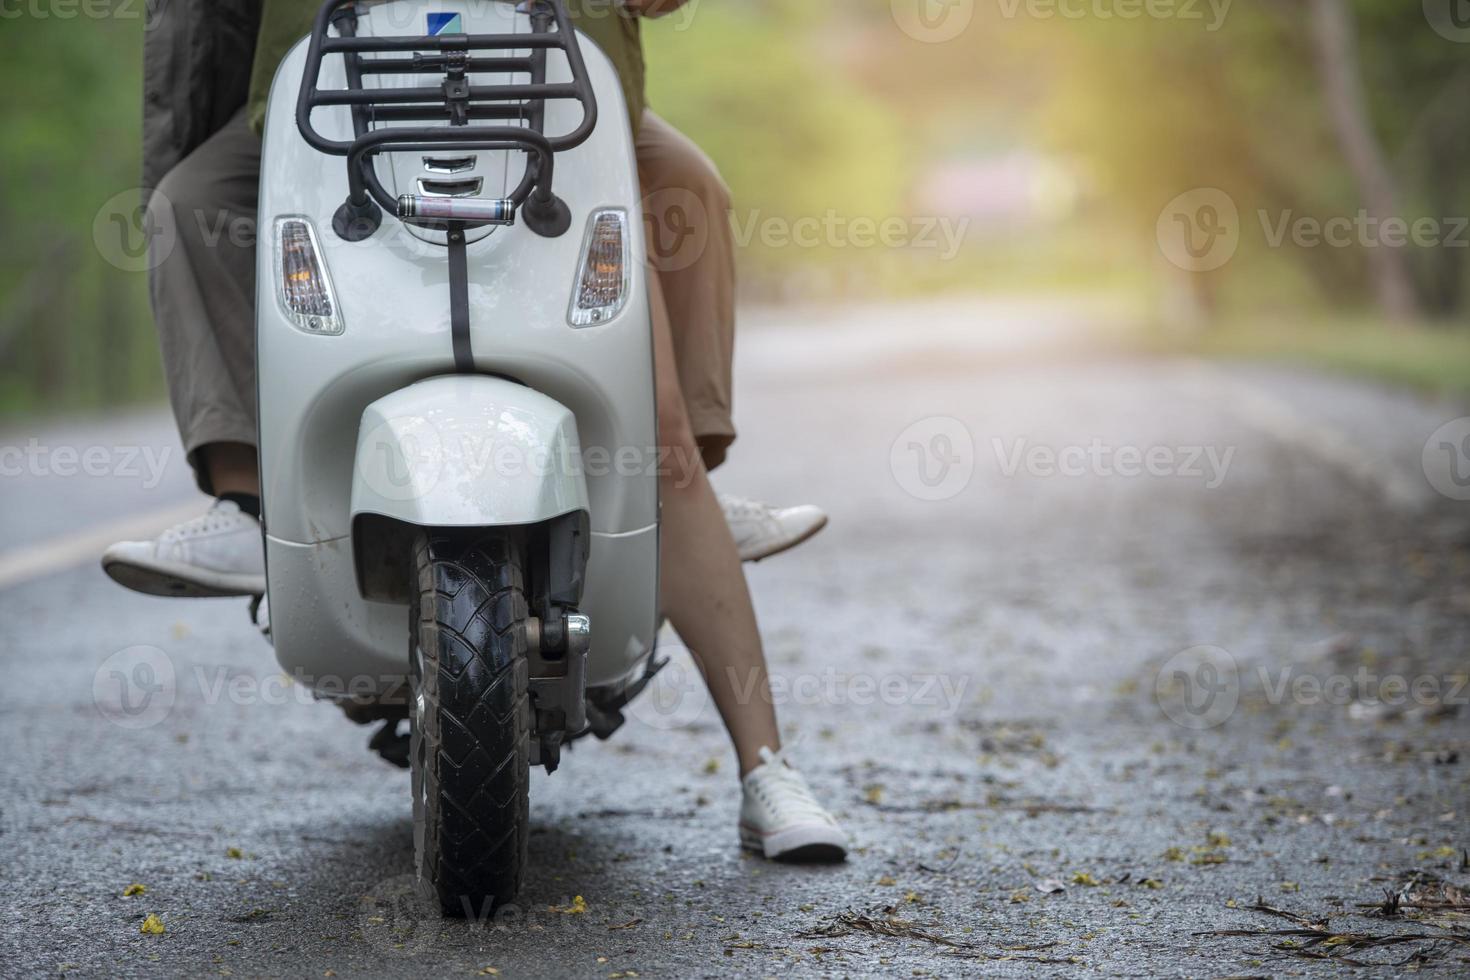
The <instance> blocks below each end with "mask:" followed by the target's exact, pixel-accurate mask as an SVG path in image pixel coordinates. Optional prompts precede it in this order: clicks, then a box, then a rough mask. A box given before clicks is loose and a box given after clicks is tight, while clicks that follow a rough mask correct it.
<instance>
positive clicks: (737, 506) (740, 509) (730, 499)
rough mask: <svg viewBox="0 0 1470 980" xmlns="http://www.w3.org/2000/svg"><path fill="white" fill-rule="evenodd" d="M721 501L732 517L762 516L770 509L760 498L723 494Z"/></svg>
mask: <svg viewBox="0 0 1470 980" xmlns="http://www.w3.org/2000/svg"><path fill="white" fill-rule="evenodd" d="M720 503H721V504H723V505H724V508H725V512H726V513H727V514H729V515H731V516H732V517H749V518H762V517H765V516H766V512H767V511H768V510H769V509H770V508H768V507H767V506H766V505H765V504H764V503H762V502H761V501H759V500H750V499H748V498H746V497H734V496H722V497H721V498H720Z"/></svg>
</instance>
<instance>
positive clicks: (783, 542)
mask: <svg viewBox="0 0 1470 980" xmlns="http://www.w3.org/2000/svg"><path fill="white" fill-rule="evenodd" d="M826 526H827V516H826V515H825V514H824V515H822V519H821V520H820V521H818V522H817V523H815V524H813V525H812V526H811V527H809V528H807V529H806V530H805V531H803V532H801V533H800V534H798V535H797V536H796V537H794V538H783V539H780V540H778V541H776V543H775V544H772V545H767V546H766V547H765V548H764V549H762V550H760V551H753V552H751V553H750V554H748V555H741V556H740V560H741V561H761V560H763V559H766V558H770V557H771V556H772V555H779V554H780V553H781V552H783V551H790V550H791V549H792V548H795V547H796V546H797V545H799V544H802V543H804V542H806V541H809V540H811V539H812V537H814V536H815V535H816V534H817V532H818V531H820V530H822V528H824V527H826Z"/></svg>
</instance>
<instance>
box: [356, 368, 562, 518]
mask: <svg viewBox="0 0 1470 980" xmlns="http://www.w3.org/2000/svg"><path fill="white" fill-rule="evenodd" d="M579 510H581V511H585V510H588V505H587V481H586V477H585V475H584V473H583V472H582V449H581V446H580V445H579V443H578V439H577V420H576V418H575V417H574V416H573V415H572V413H571V410H570V409H568V408H567V407H566V406H565V405H562V404H561V403H560V402H557V401H555V400H553V399H551V398H548V397H547V396H545V395H543V394H541V393H540V392H539V391H536V390H534V389H532V388H527V387H526V386H525V385H522V384H517V383H516V382H514V381H506V380H505V379H504V378H492V377H488V376H485V375H447V376H444V377H438V378H429V379H428V380H426V381H420V382H418V383H416V384H412V385H409V386H408V387H407V388H400V389H399V390H398V391H394V392H390V393H389V394H387V395H384V396H383V397H382V398H379V399H378V400H377V401H375V402H373V403H372V404H371V405H369V406H368V407H367V408H366V409H365V410H364V411H363V413H362V423H361V425H360V427H359V428H358V433H357V454H356V465H355V466H354V467H353V480H352V516H353V517H354V518H355V517H359V516H361V515H363V514H377V515H379V516H380V517H389V518H392V519H394V520H398V521H403V522H405V523H408V524H417V525H419V526H421V527H492V526H502V525H517V524H539V523H541V522H542V521H549V520H551V519H552V518H553V517H560V516H561V515H563V514H570V513H572V512H573V511H579Z"/></svg>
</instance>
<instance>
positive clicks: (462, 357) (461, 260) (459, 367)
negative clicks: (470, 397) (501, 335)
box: [449, 221, 475, 374]
mask: <svg viewBox="0 0 1470 980" xmlns="http://www.w3.org/2000/svg"><path fill="white" fill-rule="evenodd" d="M464 249H465V243H464V222H462V221H451V222H449V333H450V337H451V338H452V339H453V341H454V369H455V370H456V371H458V372H460V373H461V374H473V373H474V371H475V355H474V353H473V352H472V351H471V350H470V281H469V269H468V263H467V261H466V259H465V250H464Z"/></svg>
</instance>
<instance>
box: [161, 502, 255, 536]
mask: <svg viewBox="0 0 1470 980" xmlns="http://www.w3.org/2000/svg"><path fill="white" fill-rule="evenodd" d="M224 503H225V501H222V500H217V501H215V503H214V506H213V507H211V508H209V510H207V511H205V512H204V513H202V514H200V515H199V516H198V517H194V518H191V519H189V520H187V521H184V522H183V523H182V524H175V525H174V526H173V527H171V528H169V529H168V530H167V531H164V532H163V534H162V535H161V537H163V538H165V539H169V540H181V539H183V538H192V537H198V536H199V535H201V534H211V533H213V532H215V531H227V530H230V529H231V528H233V527H234V526H236V525H237V524H239V522H240V516H241V511H240V510H238V509H237V508H235V507H234V506H233V505H231V506H230V507H224V506H223V505H224Z"/></svg>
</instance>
